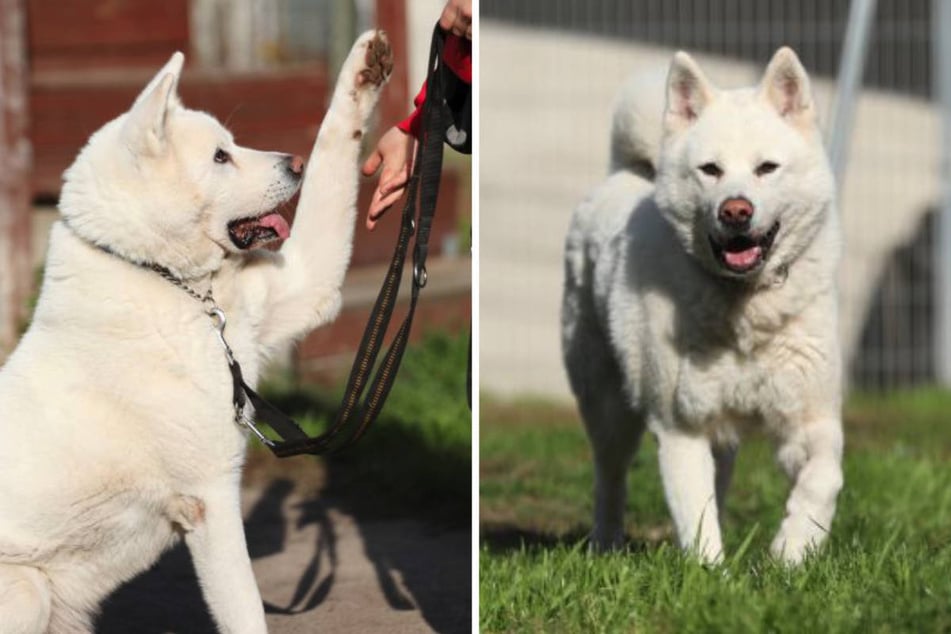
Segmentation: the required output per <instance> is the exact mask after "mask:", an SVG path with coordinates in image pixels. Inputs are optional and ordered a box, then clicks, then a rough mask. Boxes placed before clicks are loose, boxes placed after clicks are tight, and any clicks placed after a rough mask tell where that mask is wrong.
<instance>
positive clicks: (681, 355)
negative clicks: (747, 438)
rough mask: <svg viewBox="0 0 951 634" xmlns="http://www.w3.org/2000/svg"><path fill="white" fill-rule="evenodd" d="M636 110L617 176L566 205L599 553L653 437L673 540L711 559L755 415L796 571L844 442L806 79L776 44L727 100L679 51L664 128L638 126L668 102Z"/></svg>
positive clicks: (833, 256) (615, 530) (784, 546)
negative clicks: (752, 79)
mask: <svg viewBox="0 0 951 634" xmlns="http://www.w3.org/2000/svg"><path fill="white" fill-rule="evenodd" d="M628 94H629V95H632V96H633V95H636V94H637V91H636V90H634V91H628ZM637 108H638V104H636V103H634V102H633V100H632V99H631V98H622V100H621V102H620V104H619V106H618V110H617V112H616V113H615V119H614V129H613V133H612V134H613V138H612V147H613V153H614V156H613V159H614V161H613V162H614V165H615V171H614V173H613V174H612V175H611V176H610V177H609V178H608V180H607V181H606V182H605V183H603V184H602V185H601V186H600V187H599V188H597V189H596V190H595V191H594V192H593V193H592V194H591V195H590V196H589V197H588V198H587V199H586V200H585V201H584V202H583V203H582V204H581V205H580V206H579V207H578V209H577V210H576V212H575V214H574V217H573V221H572V225H571V229H570V232H569V234H568V240H567V246H566V253H565V292H564V302H563V307H562V310H563V315H562V320H563V346H564V357H565V364H566V366H567V370H568V374H569V377H570V381H571V385H572V389H573V391H574V393H575V395H576V397H577V399H578V404H579V407H580V410H581V413H582V416H583V418H584V421H585V424H586V427H587V432H588V436H589V439H590V441H591V444H592V447H593V452H594V458H595V463H596V475H595V478H596V482H595V518H594V531H593V536H592V539H593V545H594V546H595V547H596V548H611V547H616V546H618V545H620V544H621V543H622V540H623V525H624V521H623V520H624V506H625V501H626V490H625V489H626V487H625V481H626V473H627V468H628V465H629V463H630V460H631V457H632V454H633V453H634V451H635V449H636V447H637V445H638V442H639V439H640V437H641V434H642V433H643V430H644V428H645V427H646V428H648V429H650V430H651V431H652V432H653V433H654V435H655V436H656V438H657V442H658V459H659V463H660V470H661V476H662V479H663V483H664V490H665V493H666V497H667V503H668V506H669V508H670V511H671V513H672V515H673V519H674V524H675V525H676V530H677V536H678V538H679V542H680V544H681V545H682V546H683V547H684V548H687V549H696V551H697V553H698V554H699V556H700V557H701V558H702V559H704V560H706V561H716V560H718V559H719V558H720V557H721V556H722V542H721V538H720V528H719V522H718V510H719V509H720V508H722V505H723V496H724V493H725V491H726V488H727V485H728V483H729V480H730V474H731V470H732V467H733V458H734V455H735V452H736V447H737V427H738V424H740V423H747V422H751V423H756V424H761V425H764V426H765V427H766V428H767V429H768V430H769V431H770V432H771V433H772V434H773V435H774V436H775V437H776V439H777V442H778V445H779V452H778V455H779V463H780V464H781V465H782V467H783V469H784V470H785V471H786V473H787V474H788V475H789V477H790V479H791V481H792V491H791V493H790V496H789V501H788V502H787V504H786V515H785V518H784V519H783V521H782V525H781V527H780V529H779V534H778V535H777V536H776V538H775V540H774V541H773V544H772V552H773V553H774V554H775V555H776V556H777V557H781V558H782V559H784V560H785V561H788V562H799V561H801V560H802V559H803V557H804V556H806V554H807V553H808V552H809V551H810V550H811V549H813V548H815V547H817V546H818V545H819V544H821V543H822V541H823V540H824V539H825V537H826V534H827V533H828V531H829V526H830V524H831V522H832V517H833V515H834V514H835V504H836V497H837V495H838V492H839V490H840V488H841V487H842V471H841V467H840V463H841V456H842V442H843V441H842V427H841V390H842V381H841V361H840V356H839V341H838V334H837V333H838V319H837V291H836V269H837V263H838V259H839V249H840V244H839V242H840V239H839V228H838V217H837V214H836V210H835V206H834V199H835V195H834V184H833V178H832V175H831V172H830V170H829V166H828V162H827V159H826V156H825V154H824V152H823V147H822V139H821V137H820V132H819V128H818V125H817V122H816V108H815V105H814V104H813V101H812V96H811V93H810V88H809V79H808V77H807V75H806V72H805V70H803V68H802V65H801V64H800V63H799V60H798V59H797V57H796V55H795V53H793V51H791V50H790V49H788V48H783V49H780V50H779V51H778V52H777V53H776V55H775V56H774V57H773V59H772V61H771V62H770V64H769V67H768V68H767V69H766V73H765V75H764V77H763V78H762V81H761V83H760V84H759V86H758V87H756V88H752V89H744V90H729V91H721V90H718V89H716V88H715V87H714V86H713V85H711V84H710V82H708V81H707V79H706V78H705V77H704V75H703V73H702V72H701V71H700V69H699V68H698V67H697V65H696V64H695V63H694V62H693V60H692V59H691V58H690V57H689V56H688V55H686V54H685V53H677V54H676V55H675V56H674V59H673V62H672V64H671V67H670V71H669V74H668V77H667V105H666V109H664V112H663V122H662V123H660V124H659V126H658V127H660V128H662V130H654V129H647V130H644V129H643V128H644V127H645V125H644V124H645V123H646V122H648V121H650V120H651V119H652V118H653V119H654V120H658V116H657V115H659V114H660V110H661V109H660V108H658V110H657V115H655V116H653V117H652V116H651V114H652V113H650V112H642V111H639V110H638V109H637ZM648 127H649V126H648ZM657 139H660V149H659V153H658V152H657V151H656V148H657V142H656V141H657ZM651 180H653V182H651Z"/></svg>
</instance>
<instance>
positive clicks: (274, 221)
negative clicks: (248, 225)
mask: <svg viewBox="0 0 951 634" xmlns="http://www.w3.org/2000/svg"><path fill="white" fill-rule="evenodd" d="M258 224H260V225H261V226H262V227H268V228H270V229H273V230H274V233H276V234H277V236H278V237H279V238H280V239H281V240H287V238H288V237H290V235H291V228H290V226H288V224H287V221H286V220H284V217H283V216H282V215H281V214H279V213H277V212H274V213H272V214H268V215H266V216H264V217H262V218H261V219H260V220H258Z"/></svg>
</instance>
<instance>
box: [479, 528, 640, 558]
mask: <svg viewBox="0 0 951 634" xmlns="http://www.w3.org/2000/svg"><path fill="white" fill-rule="evenodd" d="M588 536H589V532H588V530H586V529H584V528H581V527H578V528H575V529H572V530H569V531H567V532H563V533H552V532H547V531H541V530H531V529H526V528H523V527H520V526H517V525H515V524H492V525H490V526H482V527H481V528H480V529H479V543H480V544H481V547H482V548H486V549H488V550H489V552H491V553H492V554H496V555H498V554H505V553H508V552H512V551H520V550H526V551H536V550H552V549H555V548H563V547H566V548H574V547H576V546H580V547H581V548H583V549H585V550H587V549H588V547H589V539H588ZM651 545H654V546H656V544H652V543H651V542H650V541H648V540H645V539H637V538H635V539H628V540H627V541H626V542H625V544H624V547H623V550H624V552H630V553H638V552H644V551H646V550H647V549H648V548H649V547H650V546H651Z"/></svg>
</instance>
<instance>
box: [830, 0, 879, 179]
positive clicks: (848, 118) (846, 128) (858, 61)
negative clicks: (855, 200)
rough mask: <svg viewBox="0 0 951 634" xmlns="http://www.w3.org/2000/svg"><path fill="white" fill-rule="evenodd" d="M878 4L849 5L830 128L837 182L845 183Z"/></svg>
mask: <svg viewBox="0 0 951 634" xmlns="http://www.w3.org/2000/svg"><path fill="white" fill-rule="evenodd" d="M876 4H877V3H876V0H852V3H851V5H850V6H849V22H848V26H847V28H846V32H845V43H844V44H843V45H842V61H841V63H840V64H839V81H838V85H837V89H836V96H835V107H834V109H833V111H832V117H831V122H832V125H831V127H830V128H829V130H828V146H829V159H830V160H831V161H832V170H833V172H834V173H835V180H836V182H837V183H842V178H843V177H844V176H845V166H846V163H847V162H848V158H849V141H850V140H851V139H852V124H853V123H854V121H855V101H856V99H857V97H858V92H859V90H860V89H861V88H862V75H863V74H864V71H865V58H866V53H867V52H868V42H869V39H870V38H869V36H870V34H871V32H872V20H873V19H874V17H875V5H876Z"/></svg>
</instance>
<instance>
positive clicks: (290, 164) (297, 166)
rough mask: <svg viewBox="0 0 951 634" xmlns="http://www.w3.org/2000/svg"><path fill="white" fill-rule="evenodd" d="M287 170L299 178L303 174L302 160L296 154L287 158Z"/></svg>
mask: <svg viewBox="0 0 951 634" xmlns="http://www.w3.org/2000/svg"><path fill="white" fill-rule="evenodd" d="M287 169H289V170H290V171H291V173H292V174H295V175H296V176H300V175H301V174H303V173H304V159H303V158H301V157H300V156H298V155H296V154H295V155H294V156H289V157H287Z"/></svg>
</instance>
